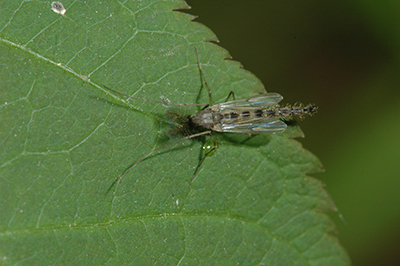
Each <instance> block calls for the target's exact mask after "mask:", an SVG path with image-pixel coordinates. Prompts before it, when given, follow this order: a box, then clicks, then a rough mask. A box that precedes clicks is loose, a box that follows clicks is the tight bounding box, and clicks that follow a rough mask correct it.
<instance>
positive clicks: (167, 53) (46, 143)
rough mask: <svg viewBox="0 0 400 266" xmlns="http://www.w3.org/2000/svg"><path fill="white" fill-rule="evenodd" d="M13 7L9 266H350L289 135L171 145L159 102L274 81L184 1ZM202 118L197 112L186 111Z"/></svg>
mask: <svg viewBox="0 0 400 266" xmlns="http://www.w3.org/2000/svg"><path fill="white" fill-rule="evenodd" d="M63 4H64V6H65V8H66V10H67V11H66V13H65V15H60V14H57V13H55V12H53V11H52V10H51V6H50V4H49V3H48V2H40V1H21V2H18V1H8V2H3V3H1V5H2V6H1V7H0V12H1V13H0V17H1V21H0V50H1V53H0V68H1V71H0V75H1V80H2V82H1V84H0V88H1V89H0V127H1V131H0V134H1V135H0V139H1V140H2V142H1V148H0V176H1V179H0V182H1V185H0V188H1V194H0V204H1V210H2V219H1V220H0V222H1V223H0V228H1V229H0V258H1V259H2V263H3V264H4V265H13V264H18V265H123V264H130V265H153V264H157V265H237V264H240V265H348V264H349V260H348V258H347V255H346V253H345V252H344V251H343V249H342V248H341V247H340V245H339V244H338V242H337V239H336V238H335V237H334V236H333V235H331V233H333V232H334V230H335V227H334V225H333V223H332V222H331V220H330V219H329V218H328V216H327V215H326V214H324V213H321V211H329V210H335V206H334V204H333V203H332V201H331V199H330V197H329V195H328V194H327V193H326V192H325V191H324V190H323V188H322V184H321V183H320V182H319V181H317V180H315V179H313V178H311V177H308V176H306V174H307V173H311V172H315V171H320V170H321V169H322V166H321V164H320V162H319V161H318V159H317V158H316V157H315V156H314V155H312V154H311V153H310V152H308V151H306V150H304V149H303V148H302V146H301V145H300V144H299V143H298V142H297V141H295V140H293V139H291V138H293V137H298V136H301V135H302V133H301V131H300V129H299V128H297V127H294V128H291V129H289V130H288V131H287V132H285V133H284V134H280V135H267V136H255V137H252V138H249V137H247V136H238V135H235V134H218V135H217V139H218V146H219V148H218V150H217V152H216V153H215V155H213V156H211V157H209V158H207V159H206V160H205V162H204V164H203V165H202V166H201V169H200V171H199V173H198V175H197V176H196V178H195V180H194V182H193V184H192V186H191V187H190V188H188V186H189V183H190V179H191V177H192V174H193V172H194V170H195V168H196V167H197V165H198V163H199V161H200V159H201V158H202V156H203V154H202V145H203V144H204V141H206V139H207V138H205V139H200V140H186V141H182V143H179V144H177V145H175V146H172V147H168V148H166V149H164V150H161V151H160V152H157V153H154V154H152V155H151V156H150V157H149V158H147V159H145V160H144V161H142V162H141V163H140V164H138V165H137V166H136V167H135V168H134V169H133V170H132V171H130V172H129V173H128V174H127V176H126V177H125V179H124V181H123V182H122V183H121V184H116V186H115V187H113V188H112V189H111V190H110V192H109V193H107V190H108V189H109V187H110V185H111V184H112V183H113V181H114V180H115V178H116V177H118V176H119V175H120V174H122V173H124V171H125V170H126V169H128V168H129V167H130V166H131V165H132V164H133V163H134V162H136V160H138V159H139V158H140V157H142V156H143V155H144V154H146V153H147V152H149V151H151V150H152V149H154V148H158V147H162V145H165V144H167V143H170V142H171V140H170V139H169V137H168V135H167V134H166V132H167V130H168V127H167V125H166V123H165V122H163V121H162V119H163V117H164V112H165V110H166V109H168V108H166V107H165V106H163V105H162V104H154V103H148V102H141V101H134V100H129V101H127V99H126V98H125V99H124V97H121V96H119V95H116V94H115V93H110V92H108V91H107V90H106V89H105V88H106V87H110V88H112V89H115V90H118V91H120V92H122V93H125V94H129V95H132V96H135V97H139V98H145V99H150V100H160V97H164V98H167V99H168V100H170V101H172V102H180V103H208V95H207V92H206V90H205V88H203V86H202V79H201V76H200V73H199V69H198V65H197V60H196V54H195V47H196V48H197V49H198V50H199V54H200V60H201V63H202V67H203V70H204V74H205V76H206V78H207V81H208V83H209V84H210V87H211V88H212V93H213V100H214V102H222V101H223V100H224V99H225V98H226V96H227V95H228V93H229V92H230V91H231V90H232V91H234V92H235V94H236V95H237V97H246V96H249V95H252V94H254V93H255V92H260V91H263V85H262V84H261V83H260V81H259V80H258V79H257V78H256V77H255V76H253V75H252V74H251V73H249V72H247V71H245V70H243V69H242V68H240V64H239V63H237V62H234V61H231V60H225V59H226V58H229V54H228V53H227V51H225V50H223V49H222V48H220V47H219V46H217V45H215V44H213V43H210V42H207V41H216V37H215V36H214V35H213V33H212V32H211V31H210V30H209V29H207V28H206V27H205V26H203V25H201V24H199V23H195V22H192V20H193V16H191V15H187V14H184V13H182V12H178V11H173V10H176V9H183V8H186V7H187V6H186V4H185V3H184V2H183V1H127V2H123V3H122V2H101V1H90V2H89V1H88V2H80V1H70V2H68V1H64V2H63ZM178 109H179V110H177V112H178V111H179V112H182V113H183V114H185V115H189V114H193V113H195V112H196V111H198V110H199V108H198V107H188V108H184V109H181V108H178Z"/></svg>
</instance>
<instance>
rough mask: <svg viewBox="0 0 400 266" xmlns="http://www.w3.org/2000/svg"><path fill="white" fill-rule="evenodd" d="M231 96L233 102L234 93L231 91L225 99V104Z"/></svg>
mask: <svg viewBox="0 0 400 266" xmlns="http://www.w3.org/2000/svg"><path fill="white" fill-rule="evenodd" d="M231 96H232V99H233V100H235V93H234V92H233V91H231V92H230V93H229V94H228V97H226V99H225V102H227V101H228V100H229V97H231Z"/></svg>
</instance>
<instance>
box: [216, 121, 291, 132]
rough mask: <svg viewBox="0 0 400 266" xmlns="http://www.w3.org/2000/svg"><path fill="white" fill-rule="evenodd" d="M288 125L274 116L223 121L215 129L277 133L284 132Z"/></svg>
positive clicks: (221, 130)
mask: <svg viewBox="0 0 400 266" xmlns="http://www.w3.org/2000/svg"><path fill="white" fill-rule="evenodd" d="M286 128H287V125H286V124H285V123H284V122H283V121H281V120H279V119H276V118H274V117H263V118H260V119H257V120H252V121H246V122H240V123H229V124H228V123H221V124H220V125H219V128H218V129H217V128H215V129H214V130H216V131H220V132H233V133H243V134H276V133H282V132H283V131H285V130H286Z"/></svg>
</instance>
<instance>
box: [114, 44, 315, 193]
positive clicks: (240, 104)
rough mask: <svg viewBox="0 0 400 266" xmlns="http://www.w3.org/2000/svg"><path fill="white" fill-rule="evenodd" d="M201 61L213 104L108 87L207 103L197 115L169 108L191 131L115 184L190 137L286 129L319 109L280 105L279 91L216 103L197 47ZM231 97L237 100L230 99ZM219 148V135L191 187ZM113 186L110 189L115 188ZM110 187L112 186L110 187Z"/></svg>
mask: <svg viewBox="0 0 400 266" xmlns="http://www.w3.org/2000/svg"><path fill="white" fill-rule="evenodd" d="M196 56H197V63H198V67H199V71H200V73H201V76H202V79H203V82H204V84H205V86H206V88H207V90H208V96H209V101H210V103H209V104H187V103H171V102H167V101H152V100H146V99H141V98H135V97H131V96H129V95H125V94H122V93H119V92H117V91H115V90H112V89H110V88H107V89H108V90H110V91H112V92H114V93H116V94H119V95H122V96H124V97H127V98H128V99H134V100H139V101H146V102H153V103H163V104H171V105H185V106H188V105H195V106H203V109H202V110H200V111H199V112H197V113H195V114H194V115H190V116H187V117H183V116H181V115H179V114H177V113H174V112H169V114H170V115H172V116H174V117H175V120H179V121H180V122H181V123H179V124H177V125H176V127H175V131H176V132H186V133H187V132H189V133H188V134H187V136H185V137H183V138H181V139H178V140H176V141H173V142H171V143H169V144H166V145H164V146H162V147H160V148H157V149H154V150H151V151H150V152H148V153H147V154H145V155H143V156H142V157H141V158H140V159H139V160H137V161H136V162H135V163H134V164H133V165H132V166H130V167H129V168H128V169H127V170H126V171H125V172H124V173H123V174H122V175H120V176H119V177H118V178H117V179H116V180H115V181H114V182H113V184H112V185H111V187H112V186H113V185H114V184H115V183H116V182H122V180H123V178H124V177H125V176H126V175H127V174H128V173H129V172H130V171H131V170H132V169H133V168H134V167H135V166H136V165H138V164H139V163H140V162H141V161H143V160H144V159H146V158H147V157H149V156H150V155H151V154H153V153H154V152H157V151H159V150H161V149H164V148H166V147H168V146H172V145H174V144H176V143H179V142H181V141H183V140H186V139H192V138H196V137H199V136H203V135H210V134H213V132H221V133H225V132H232V133H242V134H248V135H253V134H276V133H282V132H284V131H285V130H286V128H287V124H286V123H285V121H287V120H290V119H292V118H293V117H295V116H299V117H304V116H305V115H312V114H314V113H316V112H317V110H318V107H317V106H315V105H313V104H309V105H306V106H303V105H302V104H298V105H293V106H291V105H287V106H285V107H280V106H279V105H278V103H279V102H280V101H281V100H282V99H283V97H282V96H281V95H280V94H278V93H264V94H259V95H255V96H252V97H249V98H245V99H240V100H235V99H234V93H233V92H232V91H231V92H230V93H229V95H228V97H227V99H226V101H225V102H223V103H219V104H213V101H212V93H211V89H210V87H209V85H208V83H207V81H206V79H205V76H204V72H203V70H202V68H201V64H200V58H199V54H198V51H197V48H196ZM230 97H233V99H234V100H231V101H228V99H229V98H230ZM216 149H217V143H216V140H215V135H214V138H213V146H212V148H210V149H209V150H208V151H206V152H205V154H204V156H203V158H202V159H201V161H200V162H199V164H198V166H197V168H196V170H195V172H194V173H193V176H192V179H191V181H190V184H189V188H190V186H191V185H192V182H193V179H194V177H195V176H196V174H197V172H198V170H199V169H200V166H201V165H202V163H203V162H204V160H205V158H207V157H208V156H209V155H210V154H211V153H213V152H214V151H215V150H216ZM111 187H110V189H111ZM110 189H109V190H110Z"/></svg>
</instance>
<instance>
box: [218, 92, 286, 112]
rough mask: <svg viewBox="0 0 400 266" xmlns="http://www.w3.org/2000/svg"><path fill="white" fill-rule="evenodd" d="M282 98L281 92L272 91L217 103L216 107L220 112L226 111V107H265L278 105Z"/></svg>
mask: <svg viewBox="0 0 400 266" xmlns="http://www.w3.org/2000/svg"><path fill="white" fill-rule="evenodd" d="M282 99H283V97H282V96H281V95H280V94H279V93H276V92H271V93H265V94H260V95H255V96H252V97H249V98H246V99H240V100H233V101H229V102H225V103H220V104H216V105H215V106H214V107H215V110H217V111H220V112H221V111H224V110H225V109H243V108H251V109H257V108H259V109H265V108H268V107H271V106H274V105H277V104H278V103H279V102H280V101H281V100H282ZM212 107H213V106H212ZM212 107H211V108H212Z"/></svg>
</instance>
